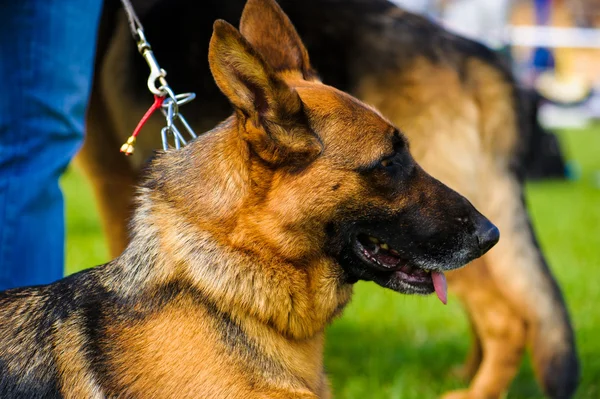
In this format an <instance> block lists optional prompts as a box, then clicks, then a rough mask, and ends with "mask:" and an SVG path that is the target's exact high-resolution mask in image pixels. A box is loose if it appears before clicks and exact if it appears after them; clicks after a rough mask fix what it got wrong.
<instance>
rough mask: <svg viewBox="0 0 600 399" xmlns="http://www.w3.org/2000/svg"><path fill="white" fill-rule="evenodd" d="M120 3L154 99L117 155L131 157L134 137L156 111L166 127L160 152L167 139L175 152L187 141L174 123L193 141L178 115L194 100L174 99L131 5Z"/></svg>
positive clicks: (189, 95)
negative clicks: (142, 58)
mask: <svg viewBox="0 0 600 399" xmlns="http://www.w3.org/2000/svg"><path fill="white" fill-rule="evenodd" d="M121 3H122V4H123V8H124V9H125V13H126V14H127V19H128V22H129V30H130V31H131V35H132V36H133V38H134V40H135V41H136V43H137V48H138V51H139V52H140V54H141V55H142V57H144V59H145V60H146V63H147V64H148V67H150V76H148V90H150V92H151V93H152V94H153V95H154V104H153V105H152V106H151V107H150V109H149V110H148V112H146V114H145V115H144V117H143V118H142V120H141V121H140V123H139V124H138V126H137V127H136V129H135V130H134V132H133V134H132V135H131V137H129V139H127V142H126V143H125V144H123V145H122V146H121V152H123V153H125V155H131V154H133V151H134V145H135V141H136V138H137V135H138V133H139V132H140V130H141V128H142V127H143V125H144V123H146V121H147V120H148V118H149V117H150V116H151V114H152V113H153V112H154V111H155V110H156V109H160V110H161V112H162V113H163V115H164V116H165V118H166V121H167V126H165V127H164V128H162V130H161V132H160V133H161V139H162V145H163V149H164V150H165V151H166V150H167V149H169V147H170V146H169V138H172V140H173V143H174V145H175V148H176V149H180V148H181V147H182V146H184V145H186V144H187V141H186V139H185V138H184V137H183V135H182V134H181V131H180V130H179V129H178V128H177V126H176V125H175V122H176V121H179V122H180V123H181V125H182V126H183V128H184V129H185V130H186V131H187V134H188V135H189V136H191V138H192V139H195V138H196V137H197V136H196V133H194V130H193V129H192V127H191V126H190V125H189V123H188V122H187V120H186V119H185V118H184V117H183V115H181V114H180V113H179V106H180V105H183V104H187V103H189V102H190V101H192V100H193V99H194V98H196V94H194V93H182V94H177V95H176V94H175V93H174V92H173V90H172V89H171V87H170V86H169V84H168V83H167V80H166V76H167V71H165V70H164V69H162V68H161V67H160V65H158V62H157V61H156V58H155V57H154V52H153V51H152V47H151V46H150V43H149V42H148V41H147V40H146V35H145V34H144V26H143V25H142V23H141V21H140V19H139V18H138V16H137V14H136V13H135V10H134V9H133V5H132V4H131V1H130V0H121Z"/></svg>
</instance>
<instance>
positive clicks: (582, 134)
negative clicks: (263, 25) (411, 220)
mask: <svg viewBox="0 0 600 399" xmlns="http://www.w3.org/2000/svg"><path fill="white" fill-rule="evenodd" d="M561 139H562V143H563V146H564V150H565V153H566V155H567V157H568V158H569V160H572V161H575V162H577V163H578V164H579V166H580V167H581V172H582V173H581V177H580V178H579V179H578V180H577V181H574V182H544V183H535V184H529V186H528V201H529V204H530V208H531V210H532V214H533V220H534V224H535V228H536V230H537V232H538V234H539V238H540V240H541V245H542V248H543V249H544V251H545V253H546V255H547V257H548V259H549V261H550V264H551V266H552V269H553V271H554V273H555V275H556V277H557V279H558V280H559V283H560V285H561V287H562V289H563V292H564V293H565V296H566V299H567V301H568V304H569V307H570V309H571V312H572V317H573V320H574V323H575V328H576V333H577V339H578V345H579V354H580V357H581V362H582V364H583V378H582V381H581V387H580V389H579V391H578V394H577V398H586V399H587V398H589V399H598V398H600V310H599V306H600V278H599V277H600V272H599V267H600V126H596V127H595V128H593V129H587V130H577V131H571V132H568V133H567V132H565V133H563V134H561ZM63 187H64V190H65V195H66V198H67V218H68V240H67V272H69V273H72V272H75V271H77V270H80V269H81V268H82V267H85V266H91V265H95V264H100V263H103V262H105V261H107V250H106V245H105V243H104V241H103V237H102V234H101V230H100V226H99V222H98V217H97V214H96V208H95V206H94V202H93V198H92V196H91V193H90V191H89V188H88V186H87V184H86V182H85V181H84V180H83V178H82V177H81V175H80V174H79V173H78V172H77V171H76V170H70V171H69V172H68V173H67V174H66V176H65V178H64V180H63ZM468 346H469V335H468V330H467V323H466V319H465V316H464V315H463V312H462V310H461V309H460V306H459V304H458V302H457V300H456V298H453V297H451V298H450V303H449V305H448V306H445V307H444V306H442V305H441V304H440V303H439V302H438V301H437V300H436V299H435V298H433V297H431V298H430V297H428V298H417V297H408V296H401V295H398V294H395V293H393V292H391V291H386V290H383V289H381V288H379V287H377V286H375V285H373V284H366V283H360V284H358V285H357V287H356V295H355V297H354V299H353V301H352V303H351V305H350V306H349V307H348V308H347V310H346V311H345V313H344V316H343V317H342V318H341V319H339V320H337V321H336V322H335V323H334V324H333V325H332V326H331V328H330V329H329V333H328V341H327V353H326V367H327V370H328V373H329V375H330V378H331V381H332V384H333V388H334V392H335V397H336V398H360V399H363V398H402V399H411V398H414V399H426V398H435V397H436V396H437V395H439V393H441V392H443V391H444V390H448V389H453V388H459V387H462V386H463V383H462V382H461V381H459V380H457V379H456V378H454V377H452V374H451V372H450V371H451V369H452V368H453V367H454V366H455V365H457V364H458V363H459V362H461V361H462V359H463V357H464V356H465V355H466V352H467V349H468ZM508 397H509V398H519V399H534V398H541V397H542V395H541V394H540V392H539V390H538V388H537V386H536V384H535V382H534V380H533V375H532V372H531V369H530V367H529V365H528V363H527V362H525V364H524V367H523V368H522V370H521V373H520V374H519V376H518V377H517V379H516V381H515V382H514V384H513V386H512V388H511V390H510V392H509V395H508Z"/></svg>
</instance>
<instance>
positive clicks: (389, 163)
mask: <svg viewBox="0 0 600 399" xmlns="http://www.w3.org/2000/svg"><path fill="white" fill-rule="evenodd" d="M380 165H381V166H383V167H384V168H387V167H390V166H392V165H394V160H393V159H392V158H386V159H384V160H383V161H381V162H380Z"/></svg>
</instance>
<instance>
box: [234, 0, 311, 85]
mask: <svg viewBox="0 0 600 399" xmlns="http://www.w3.org/2000/svg"><path fill="white" fill-rule="evenodd" d="M240 32H241V33H242V35H244V37H245V38H246V39H248V41H249V42H250V44H251V45H252V47H254V48H255V49H256V50H257V51H258V52H259V53H260V54H261V55H262V56H263V58H264V59H265V61H266V62H268V63H269V64H270V65H271V66H272V67H273V69H274V70H275V71H284V70H297V71H300V72H301V73H302V75H303V77H304V79H310V78H313V77H316V73H315V72H314V71H313V70H312V68H311V66H310V61H309V59H308V52H307V51H306V48H305V47H304V44H303V43H302V40H301V39H300V36H299V35H298V32H296V29H295V28H294V25H292V22H291V21H290V19H289V18H288V16H287V15H286V14H285V13H284V12H283V10H282V9H281V7H280V6H279V4H277V2H276V1H275V0H248V2H247V3H246V6H245V7H244V12H243V13H242V19H241V21H240Z"/></svg>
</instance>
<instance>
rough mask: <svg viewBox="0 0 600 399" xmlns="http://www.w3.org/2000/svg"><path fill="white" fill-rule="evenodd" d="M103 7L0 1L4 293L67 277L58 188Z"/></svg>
mask: <svg viewBox="0 0 600 399" xmlns="http://www.w3.org/2000/svg"><path fill="white" fill-rule="evenodd" d="M101 5H102V0H18V1H0V289H6V288H10V287H16V286H25V285H37V284H47V283H50V282H52V281H54V280H57V279H59V278H61V277H62V276H63V270H64V247H65V243H64V238H65V223H64V202H63V197H62V192H61V190H60V187H59V184H58V181H59V177H60V176H61V174H62V173H63V171H64V170H65V168H66V167H67V165H68V163H69V161H70V160H71V158H72V157H73V156H74V155H75V153H76V152H77V150H78V149H79V146H80V145H81V143H82V141H83V131H84V114H85V110H86V106H87V101H88V96H89V92H90V86H91V79H92V69H93V60H94V54H95V47H96V45H95V44H96V31H97V27H98V20H99V17H100V11H101Z"/></svg>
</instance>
